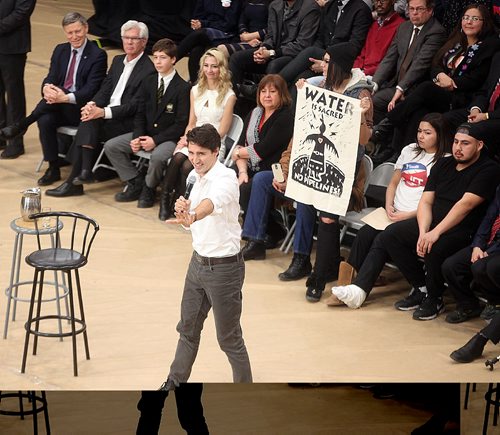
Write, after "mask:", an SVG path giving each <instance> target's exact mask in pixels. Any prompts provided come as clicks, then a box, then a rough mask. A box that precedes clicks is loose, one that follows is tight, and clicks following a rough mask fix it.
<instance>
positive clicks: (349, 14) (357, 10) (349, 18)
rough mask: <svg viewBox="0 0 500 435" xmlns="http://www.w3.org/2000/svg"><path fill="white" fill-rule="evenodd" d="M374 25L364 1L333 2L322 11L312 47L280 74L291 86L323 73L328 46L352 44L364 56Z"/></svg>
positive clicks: (344, 0)
mask: <svg viewBox="0 0 500 435" xmlns="http://www.w3.org/2000/svg"><path fill="white" fill-rule="evenodd" d="M372 22H373V19H372V13H371V11H370V8H369V7H368V6H367V5H366V3H365V2H364V1H363V0H338V1H337V0H333V1H330V2H328V3H327V4H326V5H325V6H324V7H323V10H322V14H321V21H320V24H319V31H318V34H317V36H316V40H315V42H314V44H313V46H312V47H307V48H305V49H303V50H302V51H301V52H300V53H299V54H298V55H297V56H295V57H294V59H293V60H292V61H291V62H290V63H289V64H288V65H286V66H285V67H284V68H283V69H282V70H281V71H280V72H279V74H280V75H281V76H282V77H283V78H284V79H285V80H286V82H287V83H288V85H294V84H295V82H296V81H297V80H298V79H299V78H301V77H304V78H308V77H313V76H315V75H321V74H322V66H321V64H322V62H323V56H324V54H325V53H326V49H327V48H328V47H332V46H335V45H336V44H338V43H340V42H349V43H350V44H352V46H353V50H354V51H355V55H356V56H357V55H358V54H359V53H361V49H362V48H363V45H364V43H365V39H366V35H367V34H368V30H369V29H370V26H371V24H372Z"/></svg>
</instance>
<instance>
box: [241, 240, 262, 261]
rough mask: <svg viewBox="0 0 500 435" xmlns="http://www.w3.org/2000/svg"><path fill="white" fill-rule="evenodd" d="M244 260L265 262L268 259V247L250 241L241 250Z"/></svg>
mask: <svg viewBox="0 0 500 435" xmlns="http://www.w3.org/2000/svg"><path fill="white" fill-rule="evenodd" d="M241 254H242V255H243V260H245V261H246V260H264V259H265V258H266V247H265V246H264V244H263V243H260V242H257V241H255V240H249V241H248V242H247V244H246V245H245V246H244V247H243V249H242V250H241Z"/></svg>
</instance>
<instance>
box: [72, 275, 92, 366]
mask: <svg viewBox="0 0 500 435" xmlns="http://www.w3.org/2000/svg"><path fill="white" fill-rule="evenodd" d="M75 277H76V288H77V290H78V302H79V304H80V316H81V319H82V322H83V326H84V328H85V329H84V331H83V342H84V344H85V355H86V357H87V359H90V351H89V340H88V338H87V322H86V321H85V313H84V311H83V298H82V287H81V285H80V274H79V273H78V269H75Z"/></svg>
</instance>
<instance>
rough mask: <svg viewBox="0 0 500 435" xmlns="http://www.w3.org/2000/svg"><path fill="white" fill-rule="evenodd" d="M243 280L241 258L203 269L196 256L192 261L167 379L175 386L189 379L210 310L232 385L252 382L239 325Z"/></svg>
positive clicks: (243, 265)
mask: <svg viewBox="0 0 500 435" xmlns="http://www.w3.org/2000/svg"><path fill="white" fill-rule="evenodd" d="M244 278H245V263H244V262H243V258H240V260H239V261H237V262H234V263H229V264H216V265H213V266H205V265H203V264H201V263H200V262H199V260H198V259H197V258H196V254H193V256H192V257H191V262H190V263H189V268H188V271H187V275H186V281H185V284H184V293H183V295H182V303H181V320H180V322H179V323H178V325H177V331H178V332H179V334H180V337H179V341H178V343H177V350H176V352H175V358H174V361H173V362H172V365H171V366H170V373H169V375H168V378H169V379H171V380H173V381H174V382H175V383H176V384H178V383H181V382H187V381H188V379H189V375H190V374H191V368H192V367H193V364H194V360H195V359H196V354H197V353H198V347H199V345H200V336H201V330H202V329H203V323H204V321H205V319H206V318H207V315H208V312H209V311H210V309H211V308H213V310H214V320H215V329H216V331H217V340H218V342H219V346H220V348H221V349H222V350H223V351H224V352H225V353H226V355H227V358H228V360H229V363H230V364H231V368H232V370H233V381H234V382H252V370H251V369H250V361H249V359H248V353H247V349H246V347H245V342H244V340H243V335H242V331H241V325H240V317H241V300H242V293H241V288H242V286H243V280H244Z"/></svg>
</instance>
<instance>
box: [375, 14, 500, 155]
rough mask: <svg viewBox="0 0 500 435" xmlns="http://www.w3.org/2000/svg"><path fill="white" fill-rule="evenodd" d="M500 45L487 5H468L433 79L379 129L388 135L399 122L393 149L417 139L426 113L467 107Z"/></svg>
mask: <svg viewBox="0 0 500 435" xmlns="http://www.w3.org/2000/svg"><path fill="white" fill-rule="evenodd" d="M499 48H500V40H499V38H498V35H497V32H496V29H495V25H494V24H493V19H492V17H491V14H490V12H489V10H488V9H487V8H486V6H483V5H477V4H473V5H469V6H467V7H466V8H465V10H464V12H463V14H462V19H461V21H460V24H459V25H458V26H457V27H456V28H455V30H454V31H453V32H452V34H451V35H450V37H449V38H448V40H447V41H446V42H445V44H444V45H443V47H441V49H440V50H439V51H438V52H437V53H436V55H435V56H434V60H433V63H432V68H431V77H432V80H429V81H425V82H423V83H421V84H420V85H418V87H417V88H416V89H415V91H413V92H412V93H411V94H410V96H408V97H407V98H406V99H405V100H404V101H402V102H401V103H399V104H398V105H397V106H396V107H394V108H390V109H392V110H390V111H389V113H388V114H387V117H386V118H384V119H383V120H382V121H381V122H380V123H379V125H378V126H377V127H375V132H376V134H377V135H379V137H381V136H388V133H389V132H391V131H392V129H393V128H395V126H398V127H396V128H395V130H394V137H393V139H392V149H393V150H394V151H395V154H396V155H397V154H399V152H400V151H401V149H402V148H403V147H404V146H405V145H407V144H408V143H411V142H414V137H413V136H414V132H415V131H417V127H418V123H419V122H420V119H421V118H422V116H423V115H425V114H426V113H429V112H439V113H444V112H447V111H449V110H454V109H459V108H462V107H465V106H466V105H467V104H468V103H469V102H470V100H471V98H472V95H473V94H474V92H476V91H477V90H478V89H479V88H480V87H481V85H482V84H483V83H484V81H485V80H486V77H487V76H488V72H489V68H490V63H491V59H492V57H493V55H494V54H495V52H497V51H498V50H499Z"/></svg>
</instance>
